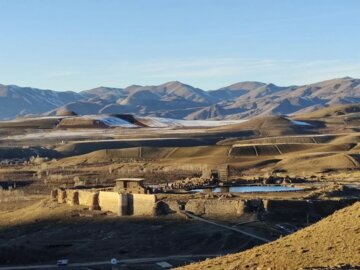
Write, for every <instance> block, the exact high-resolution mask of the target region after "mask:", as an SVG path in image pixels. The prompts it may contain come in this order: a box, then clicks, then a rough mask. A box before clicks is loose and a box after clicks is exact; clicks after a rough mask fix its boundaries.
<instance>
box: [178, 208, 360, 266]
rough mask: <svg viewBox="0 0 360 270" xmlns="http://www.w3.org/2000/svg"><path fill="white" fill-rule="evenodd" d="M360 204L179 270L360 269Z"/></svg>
mask: <svg viewBox="0 0 360 270" xmlns="http://www.w3.org/2000/svg"><path fill="white" fill-rule="evenodd" d="M359 220H360V202H358V203H355V204H354V205H352V206H349V207H347V208H345V209H342V210H339V211H337V212H336V213H335V214H333V215H331V216H329V217H327V218H325V219H324V220H322V221H320V222H318V223H316V224H314V225H311V226H310V227H307V228H305V229H303V230H300V231H298V232H296V233H294V234H291V235H289V236H287V237H284V238H280V239H279V240H277V241H275V242H272V243H270V244H266V245H263V246H260V247H256V248H253V249H250V250H247V251H245V252H242V253H238V254H234V255H228V256H225V257H219V258H216V259H212V260H206V261H204V262H201V263H198V264H193V265H189V266H186V267H183V268H179V269H182V270H202V269H207V270H238V269H303V268H305V269H313V268H322V269H323V268H325V269H332V268H341V267H342V269H354V268H353V267H359V266H360V222H359Z"/></svg>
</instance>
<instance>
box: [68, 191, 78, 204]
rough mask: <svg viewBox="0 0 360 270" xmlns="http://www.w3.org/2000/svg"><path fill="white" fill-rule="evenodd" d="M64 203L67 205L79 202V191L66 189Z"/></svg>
mask: <svg viewBox="0 0 360 270" xmlns="http://www.w3.org/2000/svg"><path fill="white" fill-rule="evenodd" d="M66 203H67V204H69V205H77V204H79V193H78V191H77V190H73V189H68V190H66Z"/></svg>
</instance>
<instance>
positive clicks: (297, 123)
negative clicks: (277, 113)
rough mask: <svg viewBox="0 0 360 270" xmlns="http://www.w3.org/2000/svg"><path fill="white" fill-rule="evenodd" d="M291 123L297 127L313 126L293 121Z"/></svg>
mask: <svg viewBox="0 0 360 270" xmlns="http://www.w3.org/2000/svg"><path fill="white" fill-rule="evenodd" d="M291 122H292V123H293V124H294V125H297V126H312V125H311V124H309V123H306V122H303V121H296V120H291Z"/></svg>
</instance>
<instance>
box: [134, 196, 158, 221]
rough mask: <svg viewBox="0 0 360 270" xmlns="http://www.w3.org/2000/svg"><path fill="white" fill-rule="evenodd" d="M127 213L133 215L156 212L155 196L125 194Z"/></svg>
mask: <svg viewBox="0 0 360 270" xmlns="http://www.w3.org/2000/svg"><path fill="white" fill-rule="evenodd" d="M127 195H128V205H129V208H128V211H129V212H128V214H129V215H134V216H153V215H155V214H156V196H155V195H152V194H127Z"/></svg>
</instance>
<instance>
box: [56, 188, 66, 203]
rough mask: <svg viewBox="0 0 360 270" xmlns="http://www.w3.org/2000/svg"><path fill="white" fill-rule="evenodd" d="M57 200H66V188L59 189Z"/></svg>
mask: <svg viewBox="0 0 360 270" xmlns="http://www.w3.org/2000/svg"><path fill="white" fill-rule="evenodd" d="M57 200H58V203H65V202H66V190H64V189H58V190H57Z"/></svg>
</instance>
